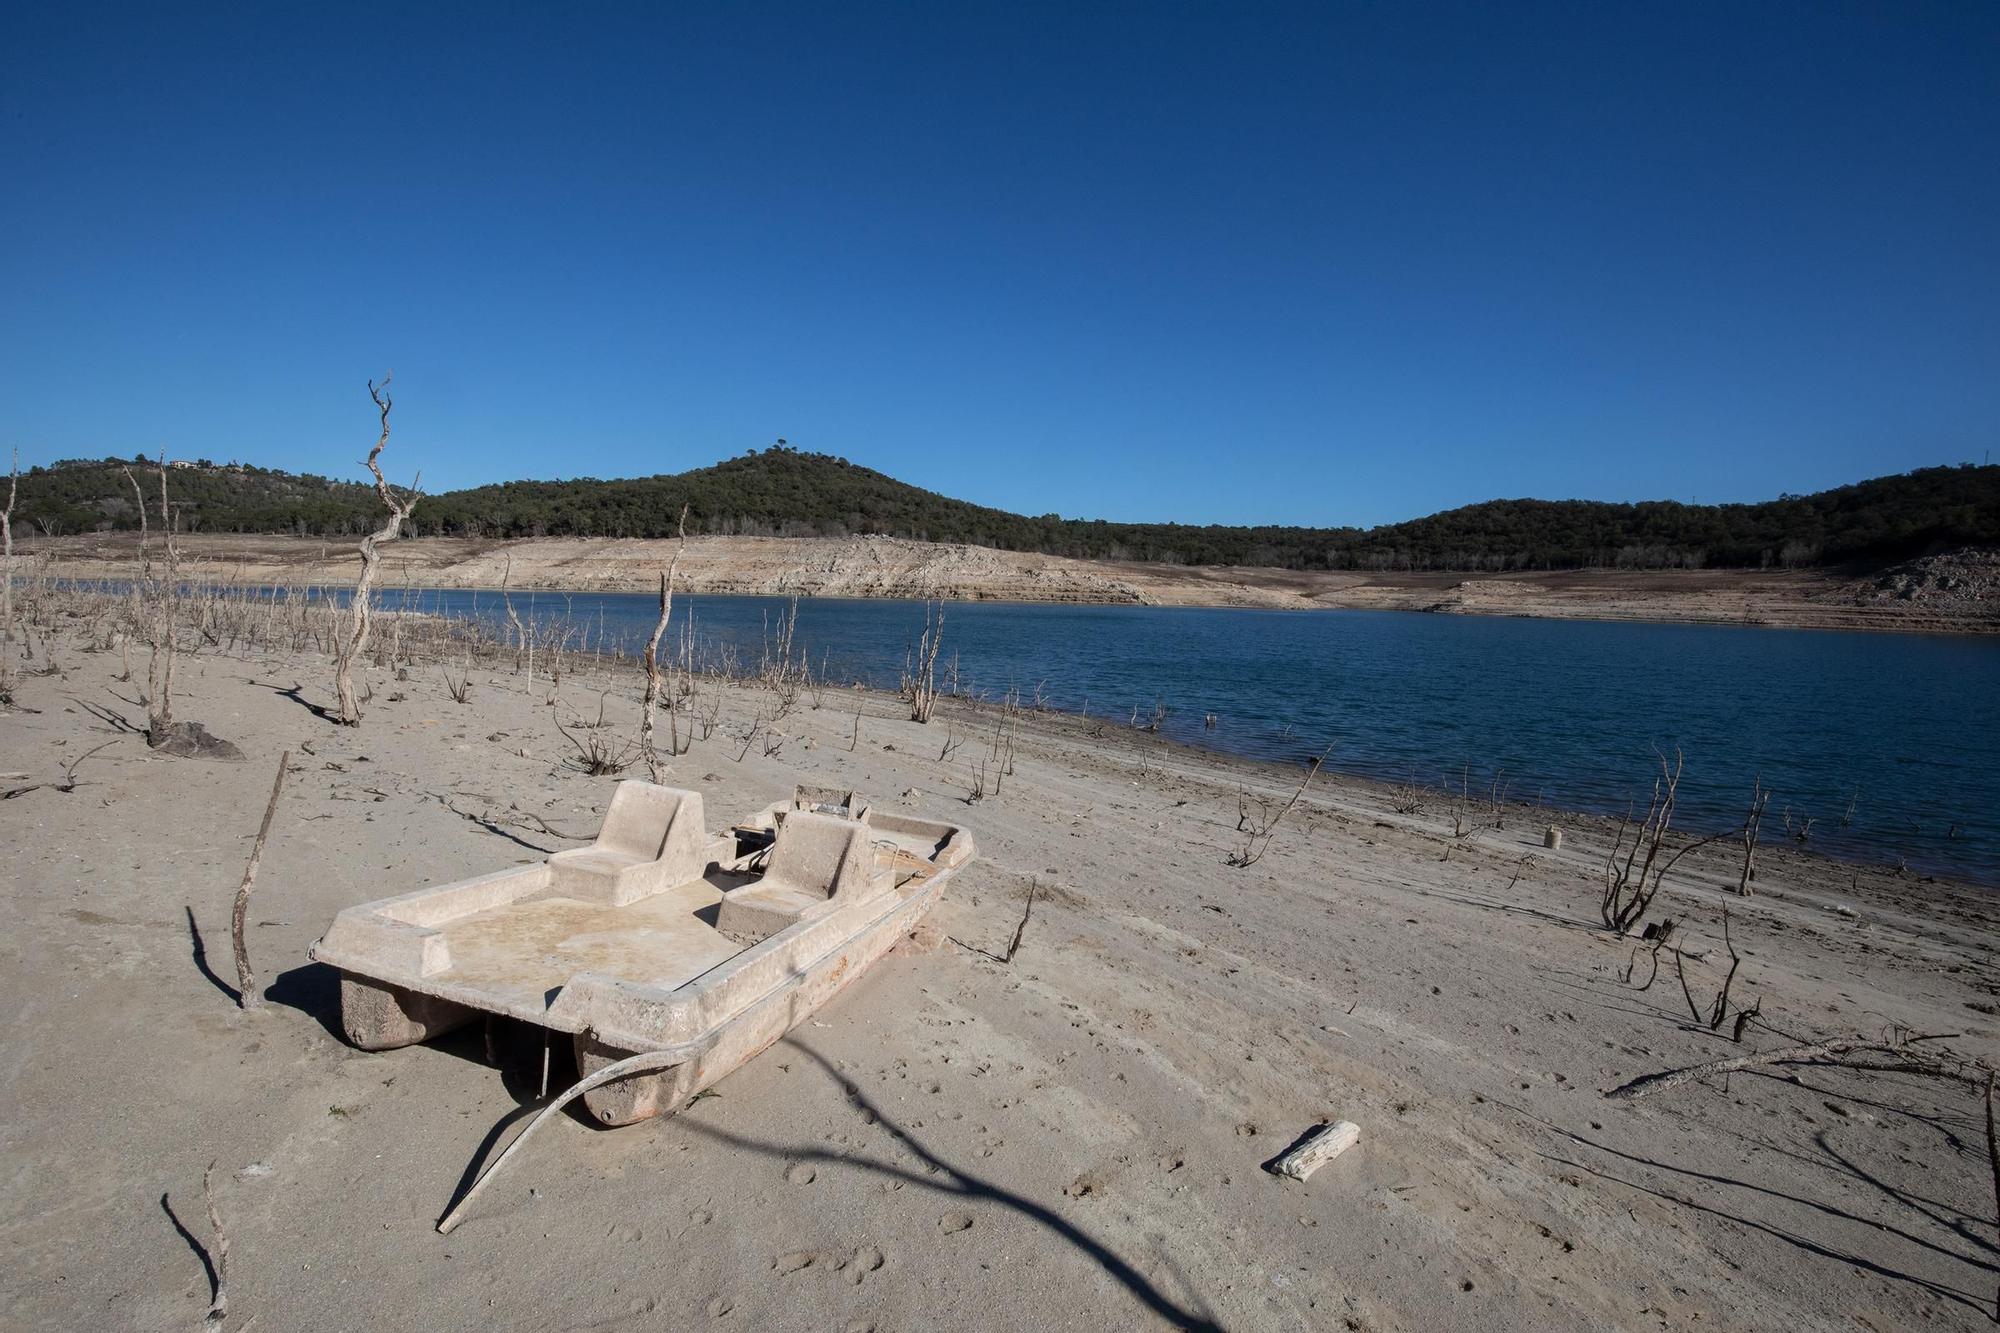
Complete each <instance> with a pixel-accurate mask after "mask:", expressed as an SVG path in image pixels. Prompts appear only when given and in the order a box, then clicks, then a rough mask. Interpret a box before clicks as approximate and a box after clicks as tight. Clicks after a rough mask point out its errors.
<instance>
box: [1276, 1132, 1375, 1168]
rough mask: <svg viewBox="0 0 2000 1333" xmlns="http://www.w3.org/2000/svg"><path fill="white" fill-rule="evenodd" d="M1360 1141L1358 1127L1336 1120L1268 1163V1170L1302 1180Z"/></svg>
mask: <svg viewBox="0 0 2000 1333" xmlns="http://www.w3.org/2000/svg"><path fill="white" fill-rule="evenodd" d="M1360 1141H1361V1126H1359V1125H1357V1124H1355V1123H1354V1122H1353V1121H1351V1120H1336V1121H1334V1122H1333V1123H1332V1124H1330V1125H1326V1126H1323V1127H1322V1128H1321V1129H1320V1130H1319V1131H1318V1132H1317V1133H1315V1134H1313V1135H1312V1136H1311V1137H1309V1138H1307V1139H1306V1140H1305V1142H1303V1143H1301V1144H1299V1145H1298V1146H1297V1147H1294V1148H1292V1149H1291V1150H1290V1151H1289V1152H1287V1153H1285V1154H1284V1155H1283V1156H1282V1157H1280V1158H1278V1160H1277V1161H1275V1162H1273V1163H1272V1164H1271V1170H1272V1171H1273V1172H1274V1173H1275V1174H1277V1175H1281V1176H1290V1177H1291V1178H1292V1179H1293V1180H1304V1179H1306V1178H1307V1177H1309V1176H1311V1175H1312V1173H1313V1172H1315V1171H1317V1170H1319V1169H1320V1168H1321V1167H1323V1166H1325V1165H1326V1164H1327V1163H1328V1162H1331V1161H1332V1160H1333V1159H1334V1158H1336V1157H1338V1156H1340V1155H1341V1154H1342V1153H1344V1152H1346V1151H1347V1150H1348V1149H1349V1148H1352V1147H1353V1146H1354V1145H1355V1144H1357V1143H1359V1142H1360Z"/></svg>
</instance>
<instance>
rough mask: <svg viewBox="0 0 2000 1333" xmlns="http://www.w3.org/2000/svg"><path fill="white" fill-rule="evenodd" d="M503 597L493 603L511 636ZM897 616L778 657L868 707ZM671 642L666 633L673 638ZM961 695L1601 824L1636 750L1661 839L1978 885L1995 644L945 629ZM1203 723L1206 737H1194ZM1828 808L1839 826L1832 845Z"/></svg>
mask: <svg viewBox="0 0 2000 1333" xmlns="http://www.w3.org/2000/svg"><path fill="white" fill-rule="evenodd" d="M528 600H529V594H525V593H517V594H515V606H516V609H517V610H520V611H522V612H523V613H524V614H525V613H526V612H527V611H528V609H529V607H528ZM409 602H414V603H415V604H417V605H419V606H421V608H422V609H425V610H431V611H442V612H445V613H448V614H453V615H472V614H478V615H480V616H487V615H491V614H493V613H495V612H497V611H498V609H499V601H498V598H497V597H496V596H495V595H494V594H493V593H490V592H485V593H471V592H456V591H438V590H423V591H420V592H411V593H403V592H401V591H393V590H392V591H390V592H386V593H384V594H383V595H382V604H383V605H385V606H390V607H395V606H401V605H405V604H407V603H409ZM690 606H691V607H692V609H693V613H694V616H695V623H696V627H697V633H698V634H699V635H700V636H702V637H703V638H705V639H708V640H710V641H712V642H717V643H720V642H725V641H733V642H735V643H737V644H738V645H739V646H740V650H741V652H742V654H743V656H744V658H745V660H746V661H747V662H748V663H750V664H752V665H754V664H755V662H756V660H757V654H758V645H759V643H760V641H761V639H762V637H763V634H764V631H765V626H766V623H767V620H774V619H775V618H776V616H777V615H778V614H779V613H780V612H781V610H782V608H783V606H784V603H783V602H781V601H779V600H777V599H772V598H757V597H681V598H677V599H676V601H675V604H674V620H675V624H676V625H677V626H678V624H679V623H680V621H681V617H682V616H683V614H685V611H684V608H687V607H690ZM533 612H534V615H535V616H536V618H537V619H542V618H547V617H551V616H554V617H558V618H559V617H561V616H564V615H568V616H570V617H572V618H573V619H574V620H575V621H577V622H588V623H589V624H590V625H591V627H592V636H593V638H595V636H596V627H597V626H598V625H599V624H600V623H601V624H602V625H603V626H604V628H605V630H606V632H607V633H608V634H609V635H611V636H612V637H613V638H614V639H615V638H617V637H618V636H619V635H620V634H621V633H622V634H623V635H625V636H626V637H627V641H628V642H630V643H638V642H640V641H642V639H643V636H644V635H646V634H648V633H650V632H651V629H652V622H653V619H654V617H655V615H656V614H657V604H656V603H655V602H654V600H653V599H652V598H651V597H648V596H644V595H631V594H581V593H578V594H569V595H564V594H561V593H538V594H534V595H533ZM921 618H922V611H921V607H920V606H919V605H918V604H917V603H914V602H899V601H856V600H845V599H813V600H802V601H801V602H800V603H799V618H798V640H799V642H800V643H801V644H802V645H803V647H804V649H805V652H806V654H807V657H808V659H809V660H810V661H811V663H812V664H813V666H814V668H815V669H816V670H817V669H818V668H819V666H820V664H821V663H822V661H824V662H825V665H826V670H827V673H828V675H829V677H830V678H831V679H833V680H836V681H848V680H860V681H863V682H865V683H867V684H870V685H875V686H886V687H891V688H893V687H894V686H895V684H896V682H897V678H898V676H899V674H900V671H901V668H902V664H903V658H904V651H905V646H906V645H907V644H908V643H909V641H910V640H911V639H913V638H914V637H915V635H916V634H917V633H918V630H919V627H920V622H921ZM676 632H677V631H676ZM954 653H955V654H957V656H958V660H959V681H960V685H961V687H962V688H964V689H967V690H968V691H976V692H979V693H981V694H985V695H987V696H989V697H998V696H1000V695H1002V694H1004V693H1006V691H1007V690H1009V689H1010V688H1016V687H1018V688H1019V690H1020V691H1021V697H1022V698H1023V700H1027V699H1030V698H1032V697H1033V695H1034V693H1035V690H1036V688H1037V686H1041V688H1042V692H1043V696H1044V698H1045V699H1046V700H1047V701H1048V702H1049V703H1050V704H1051V705H1053V706H1054V707H1057V708H1061V709H1064V710H1067V711H1072V712H1075V711H1082V710H1084V709H1086V708H1087V709H1088V711H1089V712H1090V713H1092V714H1093V715H1096V716H1100V717H1108V718H1113V719H1116V720H1117V721H1119V722H1123V721H1125V720H1126V719H1128V718H1129V717H1130V715H1131V713H1132V710H1133V709H1134V708H1135V707H1136V708H1137V709H1138V710H1139V711H1140V713H1141V715H1142V716H1144V715H1148V714H1150V713H1151V711H1152V708H1153V705H1154V702H1155V700H1156V699H1158V700H1162V701H1164V703H1165V704H1166V705H1167V707H1168V708H1169V709H1170V710H1171V711H1170V712H1169V713H1168V715H1167V719H1166V724H1165V727H1164V728H1163V730H1164V731H1165V733H1166V734H1167V735H1169V736H1172V737H1174V738H1175V739H1178V740H1182V741H1187V742H1190V743H1192V744H1195V745H1203V746H1209V747H1213V748H1215V749H1218V750H1226V751H1229V752H1232V753H1236V754H1243V755H1250V756H1254V757H1257V758H1263V759H1280V760H1291V761H1298V760H1302V759H1304V758H1305V757H1307V756H1310V755H1311V754H1314V753H1317V752H1318V750H1319V749H1320V748H1321V747H1322V746H1324V745H1325V744H1327V743H1328V742H1329V741H1331V742H1333V743H1334V745H1335V749H1334V752H1333V758H1332V759H1331V760H1330V761H1329V762H1330V764H1331V765H1332V766H1335V767H1338V768H1341V769H1345V770H1348V771H1350V772H1355V773H1363V774H1367V775H1370V776H1374V777H1381V778H1389V779H1395V780H1407V779H1409V778H1411V777H1412V776H1414V777H1415V778H1416V780H1418V781H1420V782H1423V783H1426V784H1430V785H1434V786H1435V785H1442V784H1444V783H1446V782H1449V783H1451V785H1452V786H1453V787H1456V786H1457V784H1458V781H1459V775H1460V773H1461V772H1462V771H1463V770H1464V769H1465V768H1466V767H1467V766H1470V770H1471V782H1472V785H1473V787H1474V788H1475V790H1478V791H1484V790H1486V789H1487V787H1488V785H1489V784H1490V783H1491V781H1492V780H1493V777H1494V775H1495V774H1496V773H1497V774H1499V776H1500V781H1501V782H1502V783H1503V784H1504V785H1505V788H1506V790H1507V792H1508V793H1509V795H1511V796H1512V797H1513V798H1514V799H1516V800H1528V801H1532V800H1534V799H1536V798H1537V797H1538V796H1539V797H1541V798H1543V799H1546V800H1547V801H1548V802H1549V803H1550V804H1552V805H1562V806H1570V807H1578V808H1583V809H1590V810H1603V811H1610V810H1618V809H1622V808H1624V806H1625V804H1626V802H1627V801H1629V800H1632V799H1635V798H1636V799H1638V800H1639V802H1640V804H1641V805H1642V806H1643V804H1644V795H1645V790H1646V788H1647V787H1649V786H1650V783H1651V775H1652V773H1653V772H1654V771H1656V761H1655V759H1654V748H1655V747H1656V746H1657V747H1659V748H1660V749H1662V750H1665V751H1667V752H1669V753H1671V751H1672V749H1673V747H1674V746H1676V745H1678V746H1680V747H1681V749H1682V750H1683V751H1685V753H1686V756H1687V770H1686V777H1685V779H1684V781H1683V786H1682V811H1683V813H1682V817H1681V819H1680V821H1679V822H1680V824H1681V825H1682V826H1684V827H1689V828H1697V827H1700V828H1707V829H1714V828H1720V827H1723V826H1724V825H1726V824H1734V823H1736V822H1738V821H1740V819H1741V817H1742V807H1743V806H1744V804H1745V803H1746V802H1747V800H1748V797H1749V794H1750V786H1751V781H1752V779H1753V778H1754V777H1756V776H1757V775H1758V774H1762V776H1763V780H1764V782H1765V784H1766V785H1767V786H1769V787H1770V788H1772V789H1773V792H1774V795H1773V798H1772V801H1771V806H1770V813H1769V815H1768V816H1767V817H1766V819H1765V824H1764V827H1765V831H1766V837H1769V838H1782V837H1784V836H1785V832H1784V830H1785V819H1784V814H1785V812H1786V810H1787V809H1789V811H1790V814H1791V818H1792V821H1793V823H1794V825H1797V824H1799V823H1800V822H1802V821H1803V820H1805V819H1808V818H1810V819H1813V820H1814V821H1815V823H1814V824H1813V826H1812V845H1813V846H1815V847H1816V848H1818V849H1820V850H1823V851H1828V852H1832V853H1834V854H1836V855H1843V856H1849V857H1854V858H1859V859H1865V860H1870V861H1889V862H1893V861H1895V860H1897V859H1898V858H1906V859H1907V861H1908V863H1909V865H1910V867H1911V868H1912V869H1932V870H1943V871H1949V872H1952V873H1956V874H1960V875H1964V876H1968V877H1970V878H1973V879H1976V880H1978V881H1980V882H1981V883H1985V884H2000V816H1996V811H2000V638H1968V637H1948V636H1936V637H1930V636H1917V635H1903V634H1853V633H1836V632H1830V631H1814V630H1780V629H1752V628H1738V627H1733V626H1693V625H1634V624H1598V623H1589V622H1564V621H1555V620H1525V619H1522V620H1510V619H1498V618H1482V617H1475V616H1434V615H1422V614H1415V613H1405V612H1367V611H1323V612H1284V611H1253V610H1207V609H1191V608H1161V607H1113V606H1083V607H1073V606H1040V605H1021V604H996V603H954V604H951V605H950V606H949V607H948V609H947V611H946V622H945V657H947V658H949V657H950V656H952V655H953V654H954ZM1210 713H1212V714H1214V715H1215V718H1216V723H1215V726H1214V727H1213V728H1208V727H1205V726H1204V724H1203V718H1204V715H1206V714H1210ZM1850 801H1852V803H1853V818H1852V822H1851V825H1849V826H1847V827H1843V825H1842V821H1843V818H1844V816H1845V815H1846V813H1847V810H1848V807H1849V803H1850Z"/></svg>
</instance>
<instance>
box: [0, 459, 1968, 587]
mask: <svg viewBox="0 0 2000 1333" xmlns="http://www.w3.org/2000/svg"><path fill="white" fill-rule="evenodd" d="M128 468H129V469H130V471H131V474H132V476H133V477H136V478H138V479H139V480H140V481H141V482H142V484H144V485H145V486H146V487H147V498H148V502H149V503H152V502H153V500H154V496H155V495H156V494H157V488H158V484H159V482H158V473H157V469H156V466H155V464H153V463H151V462H148V461H146V460H143V459H135V460H132V461H130V462H128V461H126V460H123V459H103V460H70V461H65V462H59V463H55V464H52V465H50V466H47V467H37V468H33V469H31V470H29V471H27V472H24V473H22V474H21V478H20V496H19V500H18V503H17V506H16V509H15V518H14V522H15V528H16V531H17V532H39V533H45V534H56V535H60V534H74V533H88V532H102V531H109V530H115V529H125V528H136V527H138V510H137V506H136V501H135V499H134V496H133V488H132V480H131V479H130V478H128V476H127V475H126V474H127V469H128ZM167 486H168V492H169V496H170V500H171V503H172V505H173V509H174V514H175V522H176V524H177V525H178V526H179V528H180V529H181V530H182V531H187V532H211V533H213V532H235V533H285V534H293V535H297V536H304V537H326V538H341V537H353V536H356V535H358V534H359V533H361V532H363V531H365V530H367V529H368V528H369V527H372V526H373V525H374V524H375V523H376V522H377V521H378V519H379V514H380V505H379V503H378V501H377V499H376V496H375V493H374V491H373V489H372V488H371V487H370V486H368V485H364V484H362V483H360V482H355V481H336V480H332V479H330V478H327V477H318V476H312V475H310V474H294V473H289V472H280V471H276V470H273V469H269V468H260V467H254V466H250V465H247V464H235V463H231V464H223V465H218V464H215V463H212V462H210V461H209V460H206V459H197V460H191V461H186V462H181V463H177V464H174V465H172V466H171V467H170V468H169V470H168V473H167ZM684 505H685V506H686V507H687V510H688V531H689V532H690V533H691V534H700V533H721V534H740V535H751V536H780V537H842V536H849V535H854V534H864V533H866V534H881V535H886V536H892V537H907V538H913V539H916V540H919V541H933V542H963V543H969V544H971V545H976V546H989V547H996V548H999V549H1001V550H1009V551H1035V552H1042V553H1046V554H1051V555H1063V556H1076V557H1081V558H1085V559H1112V560H1140V561H1156V562H1162V563H1169V564H1184V565H1261V566H1269V567H1278V568H1287V569H1312V570H1319V569H1335V570H1345V569H1351V570H1507V569H1583V568H1605V567H1616V568H1638V569H1674V568H1764V567H1770V566H1778V565H1783V566H1816V565H1870V564H1886V563H1889V562H1892V561H1896V560H1901V559H1906V558H1909V557H1912V556H1917V555H1922V554H1925V553H1927V552H1931V551H1936V550H1943V549H1949V548H1954V547H1960V546H1992V545H2000V466H1981V467H1975V466H1971V465H1966V466H1960V467H1934V468H1923V469H1920V470H1918V471H1915V472H1908V473H1904V474H1902V475H1899V476H1888V477H1877V478H1875V479H1873V480H1870V481H1862V482H1856V483H1855V484H1853V485H1851V486H1842V487H1838V488H1836V489H1834V490H1830V491H1821V492H1819V493H1818V494H1814V495H1781V496H1779V497H1778V498H1777V499H1775V500H1767V501H1764V502H1762V503H1758V504H1724V505H1690V504H1681V503H1678V502H1676V501H1672V500H1650V501H1642V502H1639V503H1635V504H1609V503H1603V502H1599V501H1587V500H1489V501H1486V502H1485V503H1483V504H1474V505H1467V506H1464V507H1463V508H1459V509H1451V510H1446V511H1444V512H1443V513H1438V514H1432V515H1430V516H1429V517H1427V518H1417V519H1411V520H1409V521H1407V522H1402V523H1392V524H1387V525H1384V526H1382V527H1376V528H1365V529H1364V528H1303V527H1278V526H1263V527H1225V526H1195V525H1190V524H1180V523H1110V522H1105V521H1103V520H1097V519H1078V518H1063V517H1061V516H1059V515H1056V514H1044V515H1042V516H1041V517H1039V518H1031V517H1028V516H1026V515H1022V514H1011V513H1007V512H1006V511H1004V510H999V509H989V508H987V507H985V506H983V505H976V504H971V503H968V502H966V501H964V500H954V499H951V498H950V497H948V496H943V495H938V494H935V493H933V492H930V491H926V490H921V489H919V488H917V487H915V486H910V485H906V484H905V483H903V482H900V481H897V480H896V479H895V478H893V477H888V476H884V475H883V474H882V473H880V472H876V471H874V470H873V469H870V468H866V467H862V466H860V465H859V464H856V463H851V462H849V461H847V460H846V459H844V458H835V457H831V456H829V455H826V454H815V453H807V452H803V451H800V450H797V449H793V448H789V447H786V446H784V445H783V444H782V443H781V444H780V445H779V446H777V447H774V448H770V449H765V450H762V451H753V452H751V453H749V454H746V455H744V456H742V457H738V458H731V459H727V460H725V461H723V462H720V463H717V464H715V465H714V466H713V467H704V468H696V469H694V470H693V471H689V472H682V473H676V474H671V475H661V476H652V477H633V478H626V479H621V480H611V481H600V480H597V479H595V478H589V477H584V478H577V479H575V480H570V481H511V482H502V483H499V484H496V485H490V486H475V487H473V488H471V489H469V490H459V491H447V492H444V493H442V494H439V495H427V496H425V497H423V499H422V501H421V502H420V503H419V504H418V505H417V508H416V511H415V514H414V515H413V519H414V522H413V525H412V527H413V529H414V531H413V535H416V536H457V537H485V538H500V537H544V536H547V537H667V536H672V535H673V533H674V527H675V522H676V520H677V518H678V516H679V514H680V512H681V508H682V506H684Z"/></svg>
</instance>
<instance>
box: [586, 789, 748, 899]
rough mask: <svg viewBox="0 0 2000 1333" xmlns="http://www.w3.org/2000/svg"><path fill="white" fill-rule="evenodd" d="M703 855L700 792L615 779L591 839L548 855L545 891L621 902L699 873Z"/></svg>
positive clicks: (704, 863)
mask: <svg viewBox="0 0 2000 1333" xmlns="http://www.w3.org/2000/svg"><path fill="white" fill-rule="evenodd" d="M708 861H709V856H708V834H707V832H706V830H705V829H704V827H703V820H702V804H701V793H700V792H694V791H681V790H679V789H677V788H674V787H656V786H654V785H653V784H652V783H650V782H621V783H619V784H618V790H617V791H616V792H615V793H614V794H613V795H612V797H611V808H610V809H608V810H606V811H605V812H604V826H603V827H602V828H601V829H599V830H598V834H597V841H595V842H593V843H591V844H590V846H588V847H577V848H574V849H572V850H570V851H567V852H557V853H556V854H555V855H554V856H551V857H550V858H549V889H548V891H549V893H550V895H551V896H554V897H562V898H576V899H580V900H581V901H584V902H592V903H603V904H606V905H607V906H611V907H622V906H624V905H625V904H627V903H631V902H636V901H637V900H638V899H640V898H644V897H648V896H649V895H651V894H655V893H662V892H665V891H666V890H668V889H671V888H673V887H675V886H676V885H680V884H685V883H687V882H688V881H689V880H693V879H699V878H700V877H701V874H702V872H703V871H704V870H706V869H707V868H708Z"/></svg>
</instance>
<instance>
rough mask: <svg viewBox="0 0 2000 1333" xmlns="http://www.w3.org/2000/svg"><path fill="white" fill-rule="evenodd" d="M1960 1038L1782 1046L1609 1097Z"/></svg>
mask: <svg viewBox="0 0 2000 1333" xmlns="http://www.w3.org/2000/svg"><path fill="white" fill-rule="evenodd" d="M1957 1035H1959V1034H1958V1033H1956V1032H1933V1033H1926V1034H1923V1035H1920V1036H1913V1037H1902V1038H1888V1039H1885V1038H1881V1037H1843V1038H1839V1039H1836V1040H1833V1041H1812V1042H1805V1043H1803V1044H1801V1045H1798V1046H1781V1047H1778V1048H1777V1049H1776V1050H1770V1051H1761V1052H1758V1053H1756V1054H1753V1055H1732V1056H1730V1057H1728V1058H1727V1059H1723V1060H1710V1061H1709V1062H1707V1063H1706V1064H1699V1065H1690V1066H1688V1067H1687V1068H1685V1069H1669V1070H1666V1071H1664V1072H1662V1073H1658V1074H1644V1075H1641V1076H1640V1077H1638V1078H1635V1079H1633V1080H1632V1081H1631V1082H1629V1083H1624V1084H1621V1085H1620V1086H1618V1087H1615V1088H1613V1089H1612V1090H1611V1091H1609V1092H1607V1093H1605V1094H1604V1095H1605V1097H1606V1098H1607V1099H1609V1100H1611V1101H1637V1100H1639V1099H1640V1098H1641V1097H1650V1096H1652V1095H1653V1094H1654V1093H1656V1092H1665V1091H1666V1090H1667V1089H1669V1088H1676V1087H1679V1086H1680V1085H1681V1084H1683V1083H1687V1082H1689V1081H1691V1080H1693V1079H1699V1078H1709V1077H1712V1076H1714V1075H1716V1074H1733V1073H1735V1072H1737V1071H1738V1070H1743V1069H1763V1068H1767V1067H1769V1066H1771V1065H1794V1064H1838V1063H1840V1061H1839V1059H1838V1057H1840V1056H1843V1055H1846V1054H1848V1053H1849V1052H1851V1051H1882V1052H1890V1053H1895V1052H1900V1051H1903V1050H1906V1049H1907V1048H1908V1047H1911V1046H1914V1045H1916V1044H1917V1043H1918V1042H1925V1041H1944V1040H1946V1039H1948V1038H1951V1037H1955V1036H1957Z"/></svg>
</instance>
